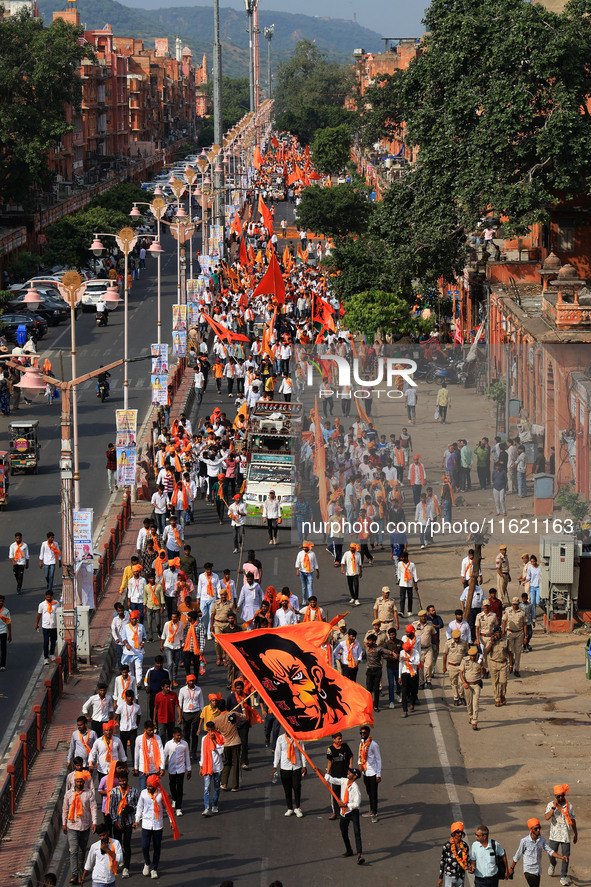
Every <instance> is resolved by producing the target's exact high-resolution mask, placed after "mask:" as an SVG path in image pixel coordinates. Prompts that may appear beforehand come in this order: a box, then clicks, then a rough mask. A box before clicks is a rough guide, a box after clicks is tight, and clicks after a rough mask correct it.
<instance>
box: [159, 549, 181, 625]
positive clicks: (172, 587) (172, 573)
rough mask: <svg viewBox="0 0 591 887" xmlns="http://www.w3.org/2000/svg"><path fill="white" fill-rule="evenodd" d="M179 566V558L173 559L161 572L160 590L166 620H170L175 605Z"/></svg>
mask: <svg viewBox="0 0 591 887" xmlns="http://www.w3.org/2000/svg"><path fill="white" fill-rule="evenodd" d="M179 564H180V558H176V557H175V558H173V559H172V560H170V561H168V566H167V567H166V569H165V570H163V571H162V588H163V589H164V603H165V604H166V615H167V618H168V619H172V611H173V609H174V608H175V605H176V584H177V582H178V580H179V571H178V565H179Z"/></svg>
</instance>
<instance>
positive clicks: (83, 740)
mask: <svg viewBox="0 0 591 887" xmlns="http://www.w3.org/2000/svg"><path fill="white" fill-rule="evenodd" d="M86 735H87V736H88V733H87V734H86ZM78 738H79V740H80V742H81V743H82V745H83V746H84V748H85V750H86V754H87V755H89V754H90V745H89V744H88V742H87V741H86V739H85V738H84V734H83V733H81V732H80V730H78Z"/></svg>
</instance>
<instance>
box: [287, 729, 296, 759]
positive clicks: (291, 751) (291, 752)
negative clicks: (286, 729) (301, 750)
mask: <svg viewBox="0 0 591 887" xmlns="http://www.w3.org/2000/svg"><path fill="white" fill-rule="evenodd" d="M285 738H286V740H287V760H288V761H289V762H290V764H294V765H295V763H296V752H295V745H294V744H293V739H292V738H291V737H290V736H286V737H285Z"/></svg>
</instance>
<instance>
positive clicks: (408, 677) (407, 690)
mask: <svg viewBox="0 0 591 887" xmlns="http://www.w3.org/2000/svg"><path fill="white" fill-rule="evenodd" d="M420 667H421V645H420V642H419V643H417V639H416V637H415V630H414V626H413V625H407V626H406V635H405V637H404V638H403V641H402V649H401V651H400V671H399V674H400V685H401V690H400V692H401V696H402V717H403V718H407V717H408V708H409V705H410V710H411V711H414V709H415V705H416V702H417V697H418V694H419V668H420Z"/></svg>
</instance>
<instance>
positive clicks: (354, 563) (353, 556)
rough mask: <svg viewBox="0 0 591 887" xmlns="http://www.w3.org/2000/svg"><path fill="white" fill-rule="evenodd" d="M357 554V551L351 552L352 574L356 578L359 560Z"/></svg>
mask: <svg viewBox="0 0 591 887" xmlns="http://www.w3.org/2000/svg"><path fill="white" fill-rule="evenodd" d="M356 554H357V552H356V551H352V552H351V572H352V573H353V575H354V576H356V575H357V558H356Z"/></svg>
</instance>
